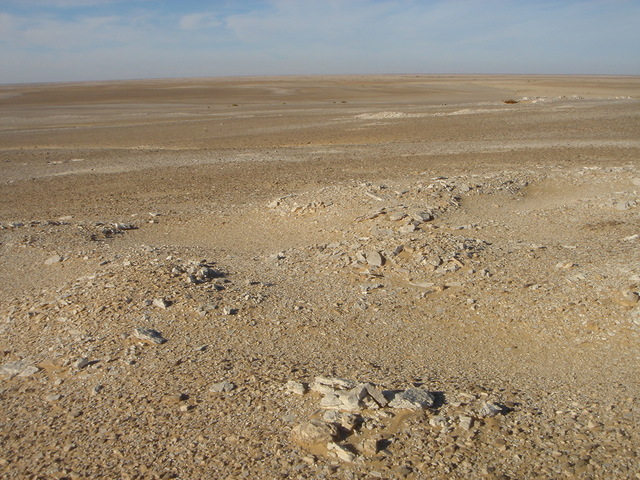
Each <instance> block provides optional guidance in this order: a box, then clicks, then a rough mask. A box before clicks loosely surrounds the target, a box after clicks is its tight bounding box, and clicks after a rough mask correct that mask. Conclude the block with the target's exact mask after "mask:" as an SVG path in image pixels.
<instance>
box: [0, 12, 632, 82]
mask: <svg viewBox="0 0 640 480" xmlns="http://www.w3.org/2000/svg"><path fill="white" fill-rule="evenodd" d="M384 73H415V74H420V73H427V74H429V73H430V74H437V73H512V74H519V73H527V74H614V75H640V0H592V1H585V0H573V1H572V0H566V1H551V0H550V1H546V0H540V1H529V0H520V1H515V0H422V1H420V0H211V1H204V0H201V1H198V0H175V1H169V0H0V83H2V84H8V83H35V82H58V81H85V80H115V79H137V78H176V77H212V76H240V75H314V74H384Z"/></svg>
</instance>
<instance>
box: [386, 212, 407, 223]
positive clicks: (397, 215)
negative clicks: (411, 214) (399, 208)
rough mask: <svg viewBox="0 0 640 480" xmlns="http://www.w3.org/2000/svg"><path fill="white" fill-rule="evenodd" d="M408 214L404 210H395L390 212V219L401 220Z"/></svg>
mask: <svg viewBox="0 0 640 480" xmlns="http://www.w3.org/2000/svg"><path fill="white" fill-rule="evenodd" d="M406 216H407V214H406V213H404V212H394V213H391V214H389V220H391V221H392V222H398V221H400V220H402V219H403V218H404V217H406Z"/></svg>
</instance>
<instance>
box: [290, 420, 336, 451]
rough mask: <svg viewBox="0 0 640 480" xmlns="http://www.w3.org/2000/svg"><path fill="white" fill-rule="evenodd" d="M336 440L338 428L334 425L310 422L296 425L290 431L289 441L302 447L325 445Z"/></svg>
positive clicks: (315, 421) (316, 421)
mask: <svg viewBox="0 0 640 480" xmlns="http://www.w3.org/2000/svg"><path fill="white" fill-rule="evenodd" d="M337 438H338V428H337V427H336V426H335V425H331V424H327V423H324V422H320V421H318V420H312V421H310V422H304V423H300V424H298V425H296V426H295V427H293V430H291V439H292V440H293V441H294V442H295V443H297V444H298V445H301V446H303V447H312V446H314V445H321V444H326V443H328V442H332V441H333V440H334V439H337Z"/></svg>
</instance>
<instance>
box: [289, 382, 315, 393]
mask: <svg viewBox="0 0 640 480" xmlns="http://www.w3.org/2000/svg"><path fill="white" fill-rule="evenodd" d="M308 388H309V386H308V385H307V384H305V383H300V382H294V381H293V380H289V381H288V382H287V384H286V385H285V389H286V390H287V392H290V393H294V394H296V395H304V394H305V393H307V390H308Z"/></svg>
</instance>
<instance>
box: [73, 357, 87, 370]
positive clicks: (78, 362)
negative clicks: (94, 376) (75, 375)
mask: <svg viewBox="0 0 640 480" xmlns="http://www.w3.org/2000/svg"><path fill="white" fill-rule="evenodd" d="M87 365H89V359H88V358H87V357H82V358H79V359H78V360H76V361H75V362H73V366H74V367H75V368H77V369H78V370H81V369H83V368H84V367H86V366H87Z"/></svg>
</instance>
